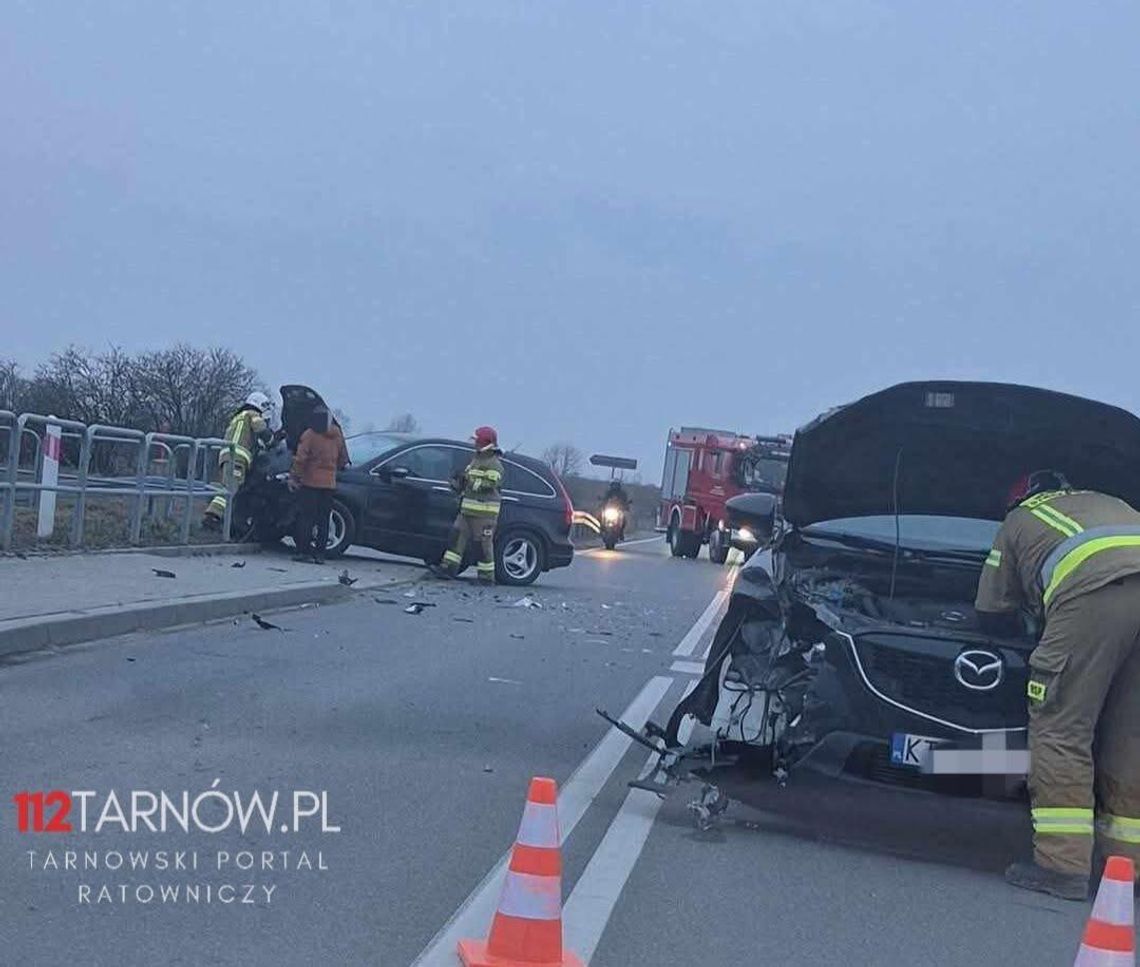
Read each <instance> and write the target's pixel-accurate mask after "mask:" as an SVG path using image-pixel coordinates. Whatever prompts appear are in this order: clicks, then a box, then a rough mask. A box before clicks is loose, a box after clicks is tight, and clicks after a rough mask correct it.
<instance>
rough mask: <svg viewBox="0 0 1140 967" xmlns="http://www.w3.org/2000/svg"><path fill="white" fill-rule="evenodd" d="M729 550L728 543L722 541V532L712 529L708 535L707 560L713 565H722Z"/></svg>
mask: <svg viewBox="0 0 1140 967" xmlns="http://www.w3.org/2000/svg"><path fill="white" fill-rule="evenodd" d="M729 550H730V548H729V546H728V541H726V540H725V539H724V531H722V530H721V529H720V528H714V529H713V531H712V533H710V534H709V560H710V561H712V562H713V564H723V563H724V562H725V561H727V560H728V552H729Z"/></svg>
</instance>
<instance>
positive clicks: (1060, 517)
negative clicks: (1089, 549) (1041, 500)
mask: <svg viewBox="0 0 1140 967" xmlns="http://www.w3.org/2000/svg"><path fill="white" fill-rule="evenodd" d="M1039 509H1040V510H1041V512H1042V513H1045V514H1048V515H1049V516H1050V517H1053V518H1055V519H1056V520H1057V521H1059V522H1060V523H1062V524H1064V525H1065V526H1067V527H1068V528H1069V529H1071V530H1072V531H1073V532H1074V533H1076V534H1080V533H1081V532H1082V531H1083V530H1084V528H1083V527H1082V526H1081V525H1080V524H1078V523H1077V522H1076V521H1075V520H1073V518H1072V517H1068V516H1066V515H1065V514H1062V513H1061V512H1060V511H1059V510H1058V509H1057V508H1056V507H1053V506H1051V505H1050V504H1042V505H1041V507H1040V508H1039Z"/></svg>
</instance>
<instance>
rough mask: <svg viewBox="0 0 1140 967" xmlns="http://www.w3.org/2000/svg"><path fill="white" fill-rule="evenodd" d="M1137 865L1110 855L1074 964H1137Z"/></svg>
mask: <svg viewBox="0 0 1140 967" xmlns="http://www.w3.org/2000/svg"><path fill="white" fill-rule="evenodd" d="M1135 880H1136V868H1135V867H1134V866H1133V865H1132V860H1130V859H1128V858H1126V857H1124V856H1110V857H1109V858H1108V863H1106V864H1105V867H1104V876H1103V877H1101V880H1100V888H1099V889H1098V890H1097V891H1096V902H1095V903H1094V904H1093V911H1092V916H1090V917H1089V922H1088V923H1087V924H1086V925H1085V935H1084V937H1083V938H1082V939H1081V949H1080V950H1078V951H1077V959H1076V961H1075V962H1074V963H1073V967H1135V964H1136V928H1135V925H1134V924H1133V922H1132V920H1133V899H1132V884H1133V883H1134V882H1135Z"/></svg>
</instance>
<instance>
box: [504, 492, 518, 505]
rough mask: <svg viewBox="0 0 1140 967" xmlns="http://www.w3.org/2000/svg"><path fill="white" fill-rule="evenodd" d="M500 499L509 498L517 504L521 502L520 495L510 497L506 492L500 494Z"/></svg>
mask: <svg viewBox="0 0 1140 967" xmlns="http://www.w3.org/2000/svg"><path fill="white" fill-rule="evenodd" d="M499 500H509V501H511V502H512V503H516V504H517V503H518V502H519V499H518V497H508V496H507V495H506V494H500V495H499Z"/></svg>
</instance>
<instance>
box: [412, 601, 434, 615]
mask: <svg viewBox="0 0 1140 967" xmlns="http://www.w3.org/2000/svg"><path fill="white" fill-rule="evenodd" d="M434 607H435V603H434V602H432V601H413V602H412V603H411V604H409V605H408V606H407V607H406V608H404V614H421V613H422V612H423V610H424V608H434Z"/></svg>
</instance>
